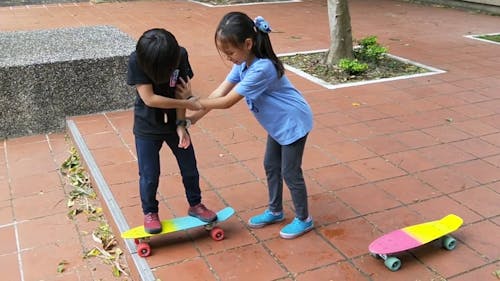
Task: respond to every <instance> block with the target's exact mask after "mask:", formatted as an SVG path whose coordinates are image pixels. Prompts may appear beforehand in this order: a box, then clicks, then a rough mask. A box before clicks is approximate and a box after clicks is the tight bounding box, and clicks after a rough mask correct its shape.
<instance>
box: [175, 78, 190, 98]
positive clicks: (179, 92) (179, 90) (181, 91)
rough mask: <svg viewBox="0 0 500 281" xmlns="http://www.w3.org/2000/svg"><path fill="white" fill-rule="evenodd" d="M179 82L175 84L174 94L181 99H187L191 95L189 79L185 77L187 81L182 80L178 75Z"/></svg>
mask: <svg viewBox="0 0 500 281" xmlns="http://www.w3.org/2000/svg"><path fill="white" fill-rule="evenodd" d="M179 82H180V83H178V84H177V86H175V95H176V96H177V97H178V98H181V99H187V98H189V97H191V96H193V93H192V91H191V80H190V79H189V77H187V81H184V79H182V77H179Z"/></svg>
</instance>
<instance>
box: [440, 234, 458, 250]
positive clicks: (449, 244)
mask: <svg viewBox="0 0 500 281" xmlns="http://www.w3.org/2000/svg"><path fill="white" fill-rule="evenodd" d="M442 243H443V248H445V249H446V250H448V251H451V250H453V249H455V247H456V246H457V240H455V238H453V237H451V236H445V237H443V240H442Z"/></svg>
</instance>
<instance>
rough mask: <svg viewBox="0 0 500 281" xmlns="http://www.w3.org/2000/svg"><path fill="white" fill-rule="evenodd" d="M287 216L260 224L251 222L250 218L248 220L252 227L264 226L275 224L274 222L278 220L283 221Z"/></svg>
mask: <svg viewBox="0 0 500 281" xmlns="http://www.w3.org/2000/svg"><path fill="white" fill-rule="evenodd" d="M284 219H285V218H284V217H283V218H281V219H278V220H275V221H272V222H267V223H260V224H254V223H251V222H250V220H248V226H249V227H250V228H262V227H264V226H266V225H270V224H274V223H277V222H280V221H283V220H284Z"/></svg>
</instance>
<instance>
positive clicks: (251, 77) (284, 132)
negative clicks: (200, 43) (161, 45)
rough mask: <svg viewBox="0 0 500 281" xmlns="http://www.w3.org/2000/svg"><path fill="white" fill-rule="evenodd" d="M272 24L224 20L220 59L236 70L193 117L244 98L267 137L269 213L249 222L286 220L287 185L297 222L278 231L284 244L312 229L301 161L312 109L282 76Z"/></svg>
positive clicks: (218, 35)
mask: <svg viewBox="0 0 500 281" xmlns="http://www.w3.org/2000/svg"><path fill="white" fill-rule="evenodd" d="M270 31H271V29H270V27H269V25H268V23H267V22H266V21H265V20H264V19H263V18H262V17H257V18H256V19H255V21H253V20H252V19H251V18H249V17H248V16H247V15H246V14H244V13H241V12H231V13H228V14H226V15H225V16H224V17H223V18H222V20H221V21H220V23H219V26H218V27H217V30H216V32H215V44H216V46H217V49H218V51H219V53H220V54H221V55H222V56H224V57H225V58H226V59H227V60H229V61H230V62H232V63H233V64H234V65H233V68H232V70H231V72H229V74H228V75H227V78H226V80H225V81H223V82H222V83H221V84H220V85H219V86H218V87H217V89H216V90H215V91H214V92H212V94H211V95H210V96H209V97H208V98H207V99H200V100H199V103H200V104H201V106H202V107H203V108H204V109H203V110H201V111H198V112H196V113H194V114H193V115H192V116H190V120H191V122H192V123H196V121H198V120H199V119H200V118H202V117H203V116H204V115H205V114H206V113H208V111H209V110H210V109H223V108H229V107H231V106H233V105H234V104H236V103H237V102H238V101H240V100H241V99H243V98H245V101H246V103H247V105H248V108H249V109H250V111H251V112H252V113H253V114H254V116H255V118H256V119H257V120H258V122H259V123H260V124H261V125H262V127H264V129H265V130H266V131H267V133H268V138H267V145H266V152H265V156H264V168H265V172H266V177H267V184H268V189H269V207H268V209H266V210H265V211H264V213H262V214H259V215H257V216H254V217H252V218H250V220H249V221H248V225H249V226H250V227H253V228H259V227H263V226H265V225H268V224H272V223H276V222H279V221H282V220H284V214H283V180H285V182H286V184H287V186H288V188H289V189H290V193H291V197H292V200H293V204H294V208H295V218H294V220H292V221H291V222H290V223H289V224H288V225H286V226H285V227H284V228H282V229H281V231H280V236H281V237H283V238H286V239H291V238H295V237H297V236H300V235H302V234H304V233H306V232H308V231H310V230H311V229H312V228H313V227H314V224H313V220H312V218H311V216H310V215H309V211H308V204H307V189H306V185H305V182H304V177H303V174H302V168H301V166H302V156H303V153H304V146H305V143H306V139H307V135H308V133H309V132H310V131H311V129H312V126H313V118H312V112H311V108H310V107H309V105H308V103H307V102H306V100H305V99H304V97H303V96H302V94H301V93H300V92H299V91H297V89H295V87H294V86H293V85H292V84H291V83H290V81H289V80H288V78H287V77H286V76H285V75H284V72H285V69H284V66H283V64H282V62H281V61H280V60H279V59H278V57H277V56H276V54H275V53H274V51H273V48H272V45H271V41H270V39H269V35H268V33H269V32H270ZM177 93H178V95H180V96H181V97H184V98H187V97H189V96H190V95H191V89H190V83H189V79H188V81H183V83H181V85H179V86H178V88H177Z"/></svg>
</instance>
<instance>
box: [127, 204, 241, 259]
mask: <svg viewBox="0 0 500 281" xmlns="http://www.w3.org/2000/svg"><path fill="white" fill-rule="evenodd" d="M233 214H234V209H233V208H231V207H226V208H224V209H222V210H220V211H219V212H217V220H216V221H213V222H204V221H202V220H200V219H198V218H195V217H191V216H185V217H179V218H173V219H168V220H163V221H162V222H161V225H162V232H160V233H156V234H150V233H147V232H146V231H145V230H144V226H142V225H141V226H137V227H134V228H131V229H129V230H127V231H125V232H122V233H121V237H122V238H124V239H134V242H135V245H136V246H137V254H138V255H139V256H140V257H148V256H149V255H151V245H150V244H149V240H150V238H151V237H153V236H156V235H162V234H167V233H173V232H177V231H181V230H188V229H191V228H195V227H200V226H203V227H204V228H205V230H207V231H210V237H212V239H214V240H215V241H220V240H222V239H224V230H222V228H220V227H217V226H216V225H217V224H218V223H220V222H223V221H225V220H227V219H229V218H230V217H231V216H232V215H233Z"/></svg>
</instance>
